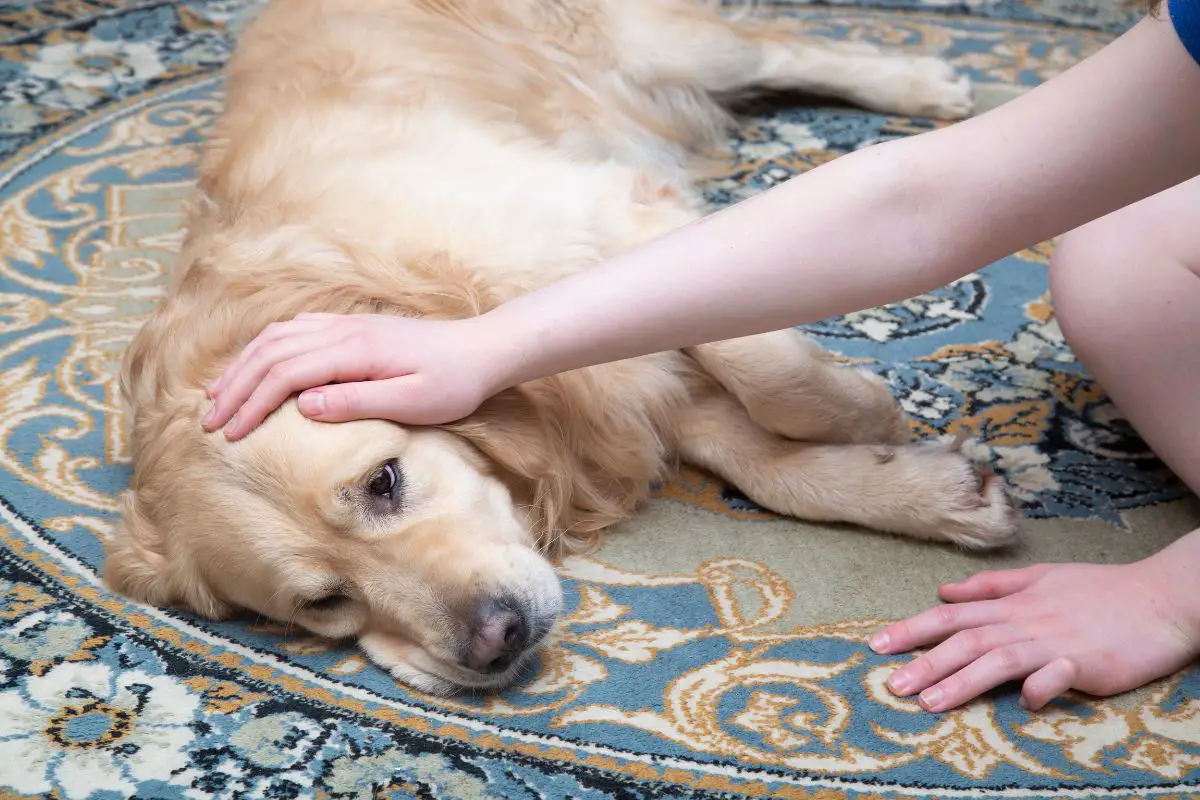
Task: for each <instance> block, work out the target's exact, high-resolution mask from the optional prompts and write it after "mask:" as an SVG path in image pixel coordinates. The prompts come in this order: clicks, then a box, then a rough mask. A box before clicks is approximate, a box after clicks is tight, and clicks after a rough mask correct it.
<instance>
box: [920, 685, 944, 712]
mask: <svg viewBox="0 0 1200 800" xmlns="http://www.w3.org/2000/svg"><path fill="white" fill-rule="evenodd" d="M941 702H942V690H941V689H939V688H937V687H936V686H934V687H933V688H930V689H926V690H925V691H923V692H921V705H923V706H925V708H927V709H929V710H930V711H932V710H933V709H935V708H937V706H938V704H939V703H941Z"/></svg>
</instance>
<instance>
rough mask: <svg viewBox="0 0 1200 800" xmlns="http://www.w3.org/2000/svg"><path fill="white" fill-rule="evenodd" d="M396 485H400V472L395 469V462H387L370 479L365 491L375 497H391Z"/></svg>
mask: <svg viewBox="0 0 1200 800" xmlns="http://www.w3.org/2000/svg"><path fill="white" fill-rule="evenodd" d="M398 483H400V472H399V470H397V468H396V462H395V461H388V462H386V463H385V464H384V465H383V466H382V467H380V468H379V471H377V472H376V473H375V474H374V476H372V477H371V482H370V483H369V484H368V485H367V491H369V492H370V493H371V494H373V495H375V496H376V497H391V496H392V493H393V492H394V491H396V485H397V484H398Z"/></svg>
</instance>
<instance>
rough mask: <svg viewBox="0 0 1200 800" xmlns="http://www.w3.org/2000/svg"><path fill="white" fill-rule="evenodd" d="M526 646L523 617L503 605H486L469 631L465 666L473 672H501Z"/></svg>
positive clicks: (526, 626) (505, 604)
mask: <svg viewBox="0 0 1200 800" xmlns="http://www.w3.org/2000/svg"><path fill="white" fill-rule="evenodd" d="M528 645H529V622H528V621H527V620H526V619H525V615H524V614H522V613H521V612H520V611H517V610H516V609H514V608H513V607H512V606H511V605H509V604H507V603H488V604H487V605H486V606H484V608H483V611H482V612H481V613H480V615H479V621H478V622H477V624H476V626H475V629H474V631H473V632H472V635H471V644H470V647H469V648H468V650H467V658H466V662H467V666H468V667H470V668H471V669H473V670H475V671H476V672H484V673H493V672H503V671H504V670H506V669H508V668H509V667H510V666H511V665H512V662H513V660H514V659H515V658H516V657H517V656H519V655H520V654H521V653H522V652H523V651H524V650H525V648H526V647H527V646H528Z"/></svg>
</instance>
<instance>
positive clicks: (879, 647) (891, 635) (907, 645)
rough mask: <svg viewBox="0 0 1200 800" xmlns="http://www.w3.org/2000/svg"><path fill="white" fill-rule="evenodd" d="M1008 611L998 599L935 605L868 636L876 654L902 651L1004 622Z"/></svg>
mask: <svg viewBox="0 0 1200 800" xmlns="http://www.w3.org/2000/svg"><path fill="white" fill-rule="evenodd" d="M1007 613H1008V612H1007V610H1006V609H1005V606H1004V605H1003V604H1001V603H999V602H997V601H991V600H988V601H983V602H979V603H963V604H961V605H943V606H934V607H933V608H931V609H929V610H928V611H922V612H921V613H920V614H917V615H916V616H913V617H909V618H908V619H906V620H901V621H900V622H894V623H892V624H891V625H889V626H887V627H886V628H884V629H883V630H881V631H880V632H879V633H877V634H875V635H874V636H873V637H872V638H871V642H870V644H871V649H872V650H874V651H875V652H876V653H903V652H905V651H907V650H911V649H913V648H914V647H919V646H920V645H923V644H929V643H931V642H940V641H942V640H943V639H945V638H946V637H947V636H951V635H952V634H955V633H958V632H959V631H963V630H967V629H968V628H979V627H982V626H984V625H992V624H994V623H997V622H1004V621H1006V615H1007Z"/></svg>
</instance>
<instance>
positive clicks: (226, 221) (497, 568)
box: [106, 0, 1016, 692]
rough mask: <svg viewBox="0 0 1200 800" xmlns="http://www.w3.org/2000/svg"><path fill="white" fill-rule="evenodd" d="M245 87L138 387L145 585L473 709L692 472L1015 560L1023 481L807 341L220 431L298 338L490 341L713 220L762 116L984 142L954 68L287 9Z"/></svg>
mask: <svg viewBox="0 0 1200 800" xmlns="http://www.w3.org/2000/svg"><path fill="white" fill-rule="evenodd" d="M228 76H229V83H228V89H227V97H226V105H225V108H224V111H223V113H222V114H221V116H220V118H219V121H218V123H217V125H216V128H215V131H214V132H213V135H212V136H211V138H210V141H209V142H208V143H207V147H206V151H205V153H204V156H203V159H202V162H201V164H200V167H199V181H198V187H197V192H196V196H195V201H194V203H193V208H192V211H191V213H190V217H189V220H188V237H187V240H186V243H185V245H184V249H183V253H182V255H181V262H180V266H179V269H178V271H177V274H176V276H175V279H174V281H173V283H172V285H171V286H170V288H169V291H168V294H167V297H166V299H165V300H164V302H163V303H162V304H161V306H160V308H159V309H158V310H157V311H156V313H155V314H154V315H153V317H152V318H151V319H150V320H149V322H148V323H147V324H146V325H145V326H144V328H143V329H142V330H141V331H140V333H139V334H138V335H137V337H136V339H135V340H134V342H133V343H132V345H131V347H130V349H129V352H128V355H127V358H126V362H125V367H124V372H123V376H122V377H123V386H124V391H125V399H126V402H127V404H128V407H129V409H130V412H131V414H132V431H133V460H134V477H133V481H132V486H131V489H130V491H129V492H128V493H127V495H126V497H125V499H124V503H123V511H122V519H121V522H120V524H119V525H118V526H117V530H116V531H115V532H114V534H113V536H112V537H111V540H110V542H109V550H108V555H107V563H106V575H107V580H108V581H109V583H110V585H111V586H113V587H114V588H115V589H116V590H118V591H120V592H123V593H125V594H127V595H129V596H131V597H133V598H135V599H137V600H140V601H144V602H148V603H151V604H158V605H168V604H171V605H177V606H181V607H184V608H187V609H190V610H192V611H194V612H196V613H198V614H201V615H204V616H207V617H223V616H227V615H230V614H233V613H236V612H237V611H239V610H249V611H252V612H257V613H259V614H262V615H266V616H268V617H272V618H275V619H279V620H282V621H285V622H287V623H289V624H290V623H295V624H297V625H300V626H302V627H304V628H306V629H308V630H310V631H313V632H315V633H317V634H320V635H323V636H329V637H355V638H357V639H358V640H359V642H360V643H361V644H362V646H363V647H364V649H365V650H366V651H367V652H368V653H369V654H370V655H371V657H372V658H374V659H375V660H376V661H378V662H379V663H380V664H382V665H384V666H385V667H387V668H389V669H390V670H391V671H392V672H393V674H394V675H395V676H396V677H397V678H399V679H401V680H404V681H407V682H408V683H410V684H412V685H413V686H415V687H417V688H420V689H425V690H429V691H437V692H445V691H452V690H454V689H456V688H459V687H477V688H481V687H496V686H502V685H504V684H505V683H507V682H510V681H511V680H513V679H514V678H515V677H516V676H517V675H518V674H519V673H520V670H521V668H522V666H523V665H525V664H527V663H528V662H529V659H530V657H531V654H532V653H533V652H534V651H535V650H536V648H537V646H538V644H539V643H540V642H541V641H542V640H543V639H544V637H545V635H546V633H547V631H548V630H549V629H550V628H551V627H552V625H553V623H554V621H555V618H556V616H557V614H558V613H559V611H560V610H561V604H562V599H561V590H560V588H559V586H558V582H557V580H556V577H555V575H554V572H553V570H552V568H551V566H550V563H551V562H552V561H553V560H554V558H556V557H557V556H559V555H561V554H562V553H563V552H566V551H569V550H573V549H576V548H579V547H583V546H587V545H588V544H589V543H591V541H592V540H593V539H594V537H595V535H596V534H597V533H598V532H600V531H603V530H604V529H606V528H609V527H611V526H612V525H614V524H615V523H618V522H620V521H621V520H623V519H626V518H628V517H629V516H630V515H631V514H632V513H634V512H635V510H636V509H637V507H638V504H639V503H640V502H641V501H642V500H643V499H644V498H645V497H646V496H647V494H648V492H649V490H650V488H651V485H652V483H653V481H655V480H656V479H659V478H663V477H666V476H668V475H669V473H670V470H671V469H672V468H673V467H674V465H675V464H676V463H677V462H678V461H679V460H682V461H685V462H689V463H691V464H694V465H697V466H699V467H701V468H704V469H707V470H710V471H712V472H715V473H717V474H718V475H720V476H722V477H724V478H725V479H727V480H729V481H730V482H732V483H733V484H735V485H737V486H738V487H740V488H741V489H742V490H743V491H744V492H745V493H746V494H747V495H748V496H749V497H751V498H753V499H754V500H756V501H757V502H759V503H760V504H762V505H764V506H766V507H768V508H770V509H773V510H775V511H778V512H780V513H784V514H791V515H794V516H797V517H800V518H806V519H811V520H828V521H844V522H849V523H856V524H860V525H864V526H868V527H871V528H875V529H879V530H884V531H891V532H895V533H900V534H906V535H909V536H916V537H923V538H929V539H943V540H950V541H954V542H957V543H960V544H962V545H966V546H969V547H989V546H994V545H998V544H1001V543H1004V542H1006V541H1008V540H1009V539H1010V538H1011V537H1012V536H1013V535H1014V534H1015V531H1016V515H1015V513H1014V511H1013V509H1012V507H1011V506H1010V504H1009V503H1008V501H1007V498H1006V495H1005V487H1004V486H1003V484H1002V482H1001V481H1000V480H999V479H997V478H995V477H992V476H984V477H981V476H979V475H978V474H977V473H976V471H975V469H974V468H973V467H972V465H971V464H970V463H969V462H968V461H967V460H966V459H965V458H964V457H962V456H961V455H960V454H959V453H958V452H957V450H956V448H955V447H953V446H952V445H947V444H945V443H913V444H909V443H907V440H908V438H909V437H908V433H907V425H906V423H905V420H904V419H903V417H902V415H901V413H900V411H899V409H898V407H897V405H896V404H895V402H894V401H893V399H892V397H891V395H890V393H889V392H888V390H887V388H886V387H885V386H884V385H883V384H882V383H881V382H880V381H878V380H877V379H875V378H873V377H870V376H868V375H865V374H863V373H860V372H858V371H855V370H851V369H847V368H843V367H839V366H837V365H835V364H834V363H833V362H832V361H831V360H830V359H829V358H828V357H827V356H826V355H825V354H824V353H822V352H821V351H820V350H819V349H818V348H817V347H816V346H815V345H814V344H812V343H811V342H808V341H807V340H805V339H803V338H801V337H799V336H798V335H796V334H794V333H792V332H781V333H776V334H770V335H766V336H756V337H749V338H746V339H741V340H736V341H730V342H719V343H714V344H710V345H705V346H702V347H698V348H694V349H692V350H689V351H687V352H671V353H660V354H656V355H653V356H650V357H646V358H640V359H633V360H629V361H624V362H620V363H615V364H609V365H604V366H599V367H594V368H590V369H585V370H579V371H576V372H571V373H567V374H563V375H558V376H555V377H552V378H548V379H545V380H540V381H535V382H532V383H530V384H527V385H523V386H520V387H518V388H516V389H513V390H509V391H507V392H504V393H503V394H501V395H499V396H497V397H496V398H493V399H492V400H491V401H489V402H488V403H486V404H485V405H484V406H483V407H482V408H481V409H480V410H479V412H478V413H476V414H475V415H473V416H472V417H470V418H468V419H466V420H463V421H461V422H459V423H456V424H454V425H448V426H444V427H442V428H438V429H432V428H430V429H409V428H405V427H402V426H398V425H393V424H390V423H385V422H380V421H364V422H351V423H342V424H336V425H329V424H321V423H317V422H312V421H310V420H307V419H305V418H303V417H302V416H301V415H300V414H299V412H298V411H297V410H296V408H295V405H294V402H289V403H287V404H285V405H284V407H283V408H282V409H280V410H279V411H278V412H277V413H275V414H274V415H272V417H271V418H269V419H268V420H267V422H266V423H265V424H264V425H263V426H262V427H261V428H259V429H258V430H257V431H255V432H254V433H253V434H251V435H250V436H249V437H247V438H246V439H245V440H243V441H240V442H236V443H230V442H228V441H226V440H225V439H224V437H223V436H221V435H220V434H219V433H218V434H206V433H204V432H203V431H202V429H201V426H200V422H199V419H200V417H201V416H202V415H203V413H204V412H205V411H206V410H207V401H206V398H205V394H204V388H203V387H204V386H205V385H206V384H207V383H208V382H209V381H211V380H212V379H213V378H215V377H216V376H217V375H218V374H219V372H220V370H221V369H222V367H223V365H224V364H226V363H227V362H228V361H229V359H231V358H232V356H233V355H234V354H236V353H237V352H238V351H239V350H240V349H241V348H243V347H244V346H245V345H246V344H247V343H248V342H250V340H251V339H252V338H253V337H254V336H255V335H256V334H258V333H259V332H260V331H262V330H263V329H264V328H265V327H266V326H268V325H270V324H271V323H273V322H276V321H279V320H284V319H288V318H290V317H292V316H294V315H296V314H297V313H299V312H303V311H326V312H338V313H367V312H370V313H386V314H402V315H413V316H422V317H434V318H458V317H464V316H468V315H475V314H479V313H480V312H482V311H485V310H486V309H489V308H492V307H494V306H496V305H497V304H499V303H501V302H503V301H505V300H506V299H509V298H512V297H514V296H516V295H518V294H520V293H523V292H527V291H529V290H531V289H533V288H535V287H537V286H539V285H542V284H545V283H547V282H550V281H552V280H555V279H556V278H558V277H561V276H563V275H565V274H568V273H570V272H572V271H576V270H580V269H584V268H586V267H588V266H590V265H594V264H596V263H598V262H600V261H602V260H603V259H605V258H608V257H611V256H613V255H615V254H617V253H620V252H621V251H623V250H626V249H628V248H630V247H632V246H634V245H636V244H638V243H639V242H643V241H646V240H648V239H650V238H652V237H655V236H658V235H661V234H663V233H665V232H667V231H669V230H671V229H673V228H676V227H678V226H680V225H683V224H686V223H688V222H690V221H692V220H694V219H696V218H697V217H698V216H699V215H700V210H699V209H700V205H699V202H698V199H697V193H696V191H695V190H694V188H693V184H694V181H695V180H696V178H697V176H698V174H699V172H700V170H702V169H705V168H706V165H709V164H711V163H712V160H713V159H719V158H720V157H721V155H722V152H723V148H724V146H725V137H726V136H727V134H728V131H729V127H730V125H732V124H733V117H732V116H731V114H730V113H729V111H728V110H727V107H728V104H729V103H730V102H731V101H733V100H737V99H739V98H742V97H745V96H747V95H748V94H750V93H753V92H756V91H762V90H764V89H766V90H801V91H805V92H808V93H810V94H818V95H826V96H831V97H837V98H842V99H845V100H848V101H850V102H853V103H857V104H859V105H862V106H866V107H868V108H872V109H877V110H880V111H884V112H889V113H899V114H927V115H933V116H942V117H959V116H962V115H964V114H966V113H967V112H968V111H969V108H970V101H969V87H968V86H967V85H966V83H965V81H963V80H961V79H959V78H958V77H957V76H955V74H954V73H953V71H952V70H951V69H950V68H949V67H948V66H947V65H946V64H945V63H943V62H941V61H938V60H936V59H931V58H919V57H913V56H907V55H885V54H881V53H879V52H877V51H876V50H874V49H873V48H871V47H869V46H866V45H861V44H850V43H835V42H822V41H819V40H811V39H805V38H804V37H802V36H800V35H799V33H798V30H797V29H796V26H795V25H794V23H788V22H786V21H769V20H768V21H753V20H739V21H731V20H728V19H725V18H722V17H721V16H719V15H718V14H717V13H716V12H715V11H713V10H712V9H709V8H707V7H704V6H701V5H693V4H690V3H687V2H684V0H574V2H570V1H569V0H274V2H273V3H272V4H270V5H269V6H267V7H266V8H265V10H264V11H263V12H262V13H261V14H260V15H259V16H258V18H257V19H255V20H254V21H253V22H251V23H250V25H249V26H248V28H247V30H246V32H245V34H244V36H243V38H242V41H241V42H240V44H239V47H238V51H237V53H236V54H235V57H234V58H233V60H232V62H231V64H230V66H229V69H228ZM397 346H403V343H397ZM385 490H386V491H385Z"/></svg>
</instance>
